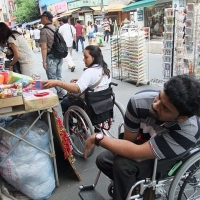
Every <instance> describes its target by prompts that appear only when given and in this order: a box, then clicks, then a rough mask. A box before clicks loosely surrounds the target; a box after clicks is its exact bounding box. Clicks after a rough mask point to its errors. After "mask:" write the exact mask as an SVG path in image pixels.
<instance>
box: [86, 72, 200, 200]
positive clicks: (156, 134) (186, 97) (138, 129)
mask: <svg viewBox="0 0 200 200" xmlns="http://www.w3.org/2000/svg"><path fill="white" fill-rule="evenodd" d="M180 86H181V87H180ZM199 102H200V83H199V82H198V80H196V78H194V77H193V76H190V75H178V76H174V77H172V78H171V79H169V80H168V81H167V82H166V83H165V84H164V88H163V90H161V91H141V92H138V93H137V94H135V95H134V96H133V97H132V98H131V99H130V100H129V102H128V105H127V109H126V113H125V118H124V135H123V137H122V138H123V139H116V138H111V137H107V136H104V135H103V134H102V133H97V134H93V135H92V136H91V137H90V138H88V140H87V141H86V144H85V152H84V153H85V156H86V155H87V151H88V150H89V149H91V148H93V147H94V146H95V144H96V145H97V146H101V147H103V148H105V149H107V150H106V151H104V152H102V153H100V154H99V155H98V157H97V159H96V164H97V167H98V168H99V169H100V170H101V171H102V172H103V173H104V174H105V175H106V176H108V177H109V178H110V179H112V180H113V181H114V190H113V199H114V200H124V199H126V197H127V194H128V192H129V190H130V188H131V187H132V186H133V185H134V184H135V183H136V182H137V180H142V179H145V178H147V177H151V176H152V171H153V164H154V159H155V158H158V160H161V159H167V158H173V157H176V156H177V155H180V154H182V153H184V152H186V151H187V150H189V149H190V148H191V147H193V146H194V145H195V144H196V143H197V141H198V139H199V137H200V124H199V118H198V116H200V104H199Z"/></svg>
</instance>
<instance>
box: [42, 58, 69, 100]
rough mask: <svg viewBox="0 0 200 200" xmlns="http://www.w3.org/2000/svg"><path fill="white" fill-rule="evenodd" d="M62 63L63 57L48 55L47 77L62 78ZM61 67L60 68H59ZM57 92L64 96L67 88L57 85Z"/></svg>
mask: <svg viewBox="0 0 200 200" xmlns="http://www.w3.org/2000/svg"><path fill="white" fill-rule="evenodd" d="M62 63H63V59H56V58H52V57H50V56H47V66H48V69H47V70H46V74H47V78H48V79H54V80H62V76H61V71H62ZM58 68H59V70H58ZM55 89H56V91H57V94H58V95H59V96H60V97H62V96H64V95H66V93H67V92H66V90H64V89H62V88H60V87H58V86H56V87H55Z"/></svg>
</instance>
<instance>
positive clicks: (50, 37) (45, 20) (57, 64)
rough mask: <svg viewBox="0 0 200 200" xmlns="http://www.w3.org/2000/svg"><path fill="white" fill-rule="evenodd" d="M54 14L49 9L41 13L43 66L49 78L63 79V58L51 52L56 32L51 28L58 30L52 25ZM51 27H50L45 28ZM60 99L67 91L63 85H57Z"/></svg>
mask: <svg viewBox="0 0 200 200" xmlns="http://www.w3.org/2000/svg"><path fill="white" fill-rule="evenodd" d="M52 21H53V15H52V14H51V12H49V11H45V12H43V14H42V15H41V23H42V24H43V25H44V27H43V28H42V29H41V30H40V46H41V52H42V60H43V67H44V69H45V70H46V74H47V78H48V79H54V80H60V81H61V80H62V76H61V74H62V64H63V58H61V59H58V58H55V57H54V56H53V55H52V54H51V53H50V51H51V47H52V45H53V42H54V33H53V32H52V31H51V30H50V29H52V30H56V27H55V26H53V25H52ZM45 27H49V28H50V29H49V28H45ZM55 89H56V91H57V94H58V97H59V99H62V98H63V97H64V96H65V95H66V91H65V90H63V89H62V88H61V87H59V86H56V87H55Z"/></svg>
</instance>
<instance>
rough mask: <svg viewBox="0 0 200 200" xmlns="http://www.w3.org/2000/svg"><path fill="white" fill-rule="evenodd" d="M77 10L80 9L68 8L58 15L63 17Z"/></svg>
mask: <svg viewBox="0 0 200 200" xmlns="http://www.w3.org/2000/svg"><path fill="white" fill-rule="evenodd" d="M77 10H80V8H77V9H73V10H69V11H66V12H64V13H62V14H60V17H64V16H70V15H72V13H73V12H76V11H77Z"/></svg>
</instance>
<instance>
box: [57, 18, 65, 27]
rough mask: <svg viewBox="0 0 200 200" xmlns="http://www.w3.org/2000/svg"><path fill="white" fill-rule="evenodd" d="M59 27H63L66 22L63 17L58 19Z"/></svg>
mask: <svg viewBox="0 0 200 200" xmlns="http://www.w3.org/2000/svg"><path fill="white" fill-rule="evenodd" d="M58 23H59V27H61V26H62V25H63V24H64V23H63V21H62V19H61V18H59V19H58Z"/></svg>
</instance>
